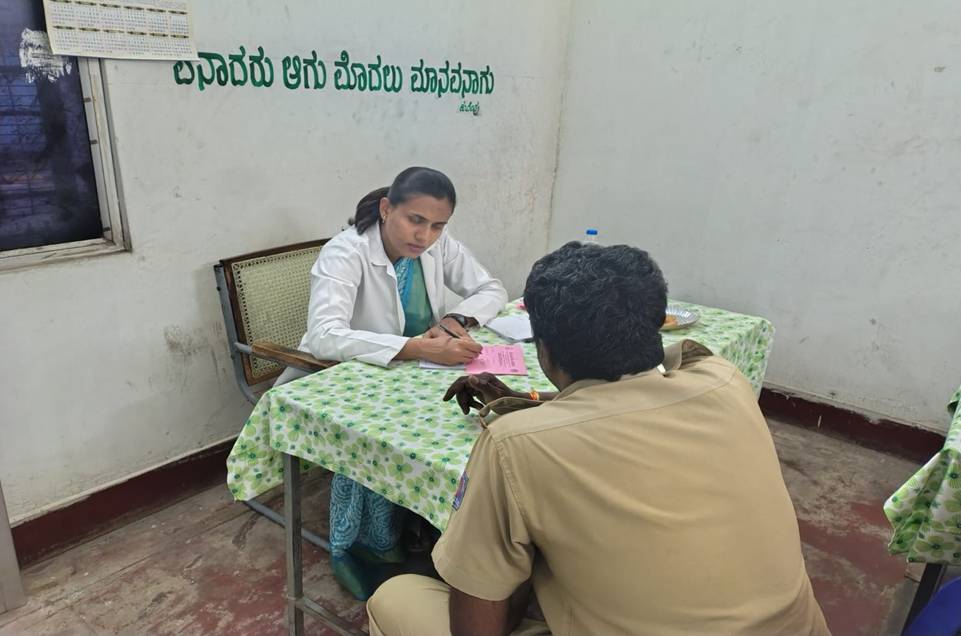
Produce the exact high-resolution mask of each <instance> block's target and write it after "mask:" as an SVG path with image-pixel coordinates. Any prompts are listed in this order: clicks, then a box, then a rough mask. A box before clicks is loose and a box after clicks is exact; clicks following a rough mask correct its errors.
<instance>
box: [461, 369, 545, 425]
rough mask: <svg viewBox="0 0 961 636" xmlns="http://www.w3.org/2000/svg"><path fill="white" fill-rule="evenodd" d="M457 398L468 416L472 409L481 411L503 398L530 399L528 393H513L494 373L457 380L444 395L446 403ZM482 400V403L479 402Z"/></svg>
mask: <svg viewBox="0 0 961 636" xmlns="http://www.w3.org/2000/svg"><path fill="white" fill-rule="evenodd" d="M455 396H456V397H457V403H458V404H459V405H460V408H461V410H462V411H463V412H464V414H465V415H466V414H467V413H470V410H471V408H475V409H481V408H484V404H487V403H488V402H492V401H494V400H496V399H498V398H502V397H528V395H527V394H526V393H517V392H516V391H512V390H511V388H510V387H509V386H507V385H506V384H504V383H503V382H501V381H500V380H498V379H497V376H496V375H494V374H492V373H481V374H479V375H464V376H461V377H459V378H457V379H456V380H454V383H453V384H451V385H450V388H449V389H447V393H445V394H444V401H445V402H449V401H450V400H451V398H453V397H455ZM478 398H480V401H478Z"/></svg>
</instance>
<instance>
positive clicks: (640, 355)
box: [524, 242, 667, 380]
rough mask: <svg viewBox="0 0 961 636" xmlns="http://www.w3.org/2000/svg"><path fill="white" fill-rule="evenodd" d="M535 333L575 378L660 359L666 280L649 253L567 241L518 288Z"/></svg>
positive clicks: (641, 367) (606, 375)
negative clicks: (522, 294)
mask: <svg viewBox="0 0 961 636" xmlns="http://www.w3.org/2000/svg"><path fill="white" fill-rule="evenodd" d="M524 305H525V306H526V307H527V312H528V313H529V314H530V319H531V328H532V329H533V332H534V339H535V340H537V341H539V343H540V344H541V346H546V348H547V351H548V353H549V355H550V358H551V361H552V362H553V364H554V365H556V366H558V367H560V368H561V369H563V370H564V371H565V372H566V373H567V374H568V375H570V376H571V378H573V379H574V380H584V379H589V378H590V379H598V380H616V379H618V378H619V377H621V376H622V375H625V374H633V373H640V372H641V371H647V370H648V369H652V368H654V367H656V366H657V365H659V364H661V362H663V361H664V346H663V344H662V343H661V333H660V328H661V326H662V325H663V324H664V311H665V309H666V308H667V283H666V282H665V281H664V276H663V275H662V274H661V270H660V268H659V267H658V266H657V263H655V262H654V259H652V258H651V257H650V256H649V255H648V253H647V252H645V251H643V250H640V249H637V248H636V247H630V246H628V245H614V246H611V247H601V246H599V245H584V244H581V243H576V242H572V243H568V244H567V245H564V246H563V247H561V248H559V249H557V250H555V251H553V252H551V253H550V254H548V255H547V256H544V257H543V258H541V259H540V260H539V261H537V262H536V263H534V267H533V268H532V269H531V273H530V275H529V276H528V277H527V284H526V286H525V287H524Z"/></svg>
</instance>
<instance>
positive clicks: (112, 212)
mask: <svg viewBox="0 0 961 636" xmlns="http://www.w3.org/2000/svg"><path fill="white" fill-rule="evenodd" d="M74 59H76V60H77V73H78V74H79V75H80V87H81V93H82V95H83V106H84V113H85V114H86V119H87V131H88V136H89V138H90V154H91V155H92V159H93V171H94V177H95V178H96V183H97V200H98V203H99V205H100V223H101V227H102V228H103V235H102V236H101V237H100V238H95V239H88V240H84V241H72V242H69V243H52V244H49V245H37V246H35V247H24V248H20V249H16V250H6V251H0V271H7V270H12V269H21V268H24V267H33V266H35V265H40V264H42V263H50V262H59V261H63V260H67V259H73V258H82V257H86V256H95V255H100V254H113V253H117V252H126V251H129V250H130V235H129V232H128V229H127V219H126V211H125V208H124V203H123V194H122V189H121V185H120V178H119V173H120V171H119V169H118V166H117V163H116V156H115V154H114V151H113V148H114V136H113V132H112V130H111V126H110V122H111V119H112V118H111V116H110V104H109V102H108V100H107V89H106V87H105V85H104V81H103V77H104V61H103V60H102V59H100V58H86V57H77V58H74Z"/></svg>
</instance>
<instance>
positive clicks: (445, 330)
mask: <svg viewBox="0 0 961 636" xmlns="http://www.w3.org/2000/svg"><path fill="white" fill-rule="evenodd" d="M437 326H438V327H440V328H441V329H443V330H444V333H446V334H447V335H448V336H450V337H451V338H456V339H457V340H460V336H458V335H457V334H456V333H454V332H453V331H451V330H450V329H448V328H447V327H445V326H444V325H443V324H441V323H437Z"/></svg>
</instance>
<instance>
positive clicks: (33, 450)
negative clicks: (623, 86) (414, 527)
mask: <svg viewBox="0 0 961 636" xmlns="http://www.w3.org/2000/svg"><path fill="white" fill-rule="evenodd" d="M194 9H195V12H196V13H195V28H196V34H197V41H198V48H200V49H201V50H204V51H214V52H219V53H222V54H224V55H227V54H229V53H236V52H237V47H238V46H239V45H241V44H243V45H244V46H245V47H246V48H247V49H248V51H249V50H250V49H252V48H255V47H256V46H257V45H261V46H263V47H264V48H265V50H266V52H267V54H268V55H269V56H270V57H271V58H272V59H273V61H274V63H275V64H276V65H277V67H278V69H277V71H279V70H280V68H279V66H280V61H281V58H282V57H283V56H284V55H290V54H304V55H306V54H308V53H309V51H310V50H311V49H315V50H316V51H317V52H318V54H319V56H320V58H321V59H323V60H325V62H326V64H327V68H328V74H329V77H328V86H327V88H325V89H323V90H321V91H291V90H287V89H286V88H284V87H283V86H278V85H275V86H273V87H271V88H269V89H267V88H261V89H257V88H253V87H250V86H245V87H232V86H227V87H220V86H210V87H207V89H206V90H205V91H204V92H203V93H201V92H200V91H198V90H197V88H196V87H195V86H178V85H176V84H175V83H174V80H173V74H172V67H171V64H169V63H161V62H123V61H111V62H109V63H108V65H107V69H106V71H107V84H108V89H109V96H110V102H111V107H112V113H113V117H114V120H113V125H114V130H115V133H116V137H117V147H116V152H117V154H118V157H119V163H120V167H121V178H122V182H123V188H124V193H125V200H126V206H127V216H128V221H129V226H130V231H131V234H132V238H133V251H132V252H131V253H127V254H120V255H112V256H106V257H97V258H90V259H86V260H81V261H72V262H65V263H59V264H50V265H45V266H40V267H36V268H33V269H29V270H22V271H16V272H7V273H0V298H3V299H4V307H5V311H4V312H3V326H2V329H0V333H2V334H3V335H2V340H3V343H2V347H0V350H2V351H3V354H4V360H3V362H2V368H3V371H2V372H0V373H2V382H0V386H2V389H0V391H2V393H3V395H4V396H5V397H4V399H3V400H2V401H0V422H2V429H0V440H2V444H0V481H2V483H3V488H4V494H5V496H6V499H7V505H8V507H9V509H10V515H11V517H12V520H13V521H14V522H15V523H16V522H18V521H23V520H25V519H27V518H29V517H32V516H34V515H37V514H40V513H42V512H44V511H45V510H48V509H50V508H51V507H55V506H57V505H60V504H63V503H65V502H69V501H71V500H72V499H75V498H76V497H77V496H78V495H81V494H82V493H84V492H87V491H95V490H99V489H101V488H103V487H105V486H106V485H108V484H109V483H111V482H113V481H117V480H123V479H125V478H127V477H129V476H131V475H132V474H135V473H137V472H139V471H143V470H146V469H149V468H151V467H153V466H156V465H158V464H163V463H166V462H167V461H169V460H170V459H171V458H173V457H176V456H179V455H183V454H189V453H191V452H193V451H196V450H197V449H198V448H201V447H204V446H208V445H211V444H213V443H216V442H219V441H221V440H224V439H225V438H228V437H231V436H233V435H235V434H236V432H237V431H238V430H239V428H240V426H241V425H242V423H243V420H244V418H245V417H246V415H247V413H248V412H249V410H250V407H249V405H248V404H247V403H246V402H245V400H244V399H243V398H242V397H241V395H240V392H239V390H238V389H237V388H236V385H235V383H234V380H233V375H232V370H231V367H230V360H229V356H228V354H227V347H226V340H225V337H224V335H223V327H222V321H221V317H220V308H219V305H218V301H217V299H216V292H215V288H214V284H213V274H212V270H211V267H212V265H213V263H214V262H215V261H217V260H218V259H220V258H222V257H227V256H232V255H236V254H239V253H244V252H248V251H252V250H258V249H263V248H268V247H272V246H276V245H281V244H284V243H290V242H295V241H300V240H307V239H311V238H315V237H323V236H330V235H332V234H334V233H336V232H337V231H338V230H339V229H340V228H341V227H343V226H344V224H345V220H346V218H347V216H348V215H349V214H350V212H351V211H352V209H353V206H354V204H355V203H356V201H357V200H358V199H359V198H360V196H361V195H363V194H364V193H366V192H367V191H369V190H371V189H373V188H375V187H379V186H381V185H386V184H388V183H389V181H390V179H391V178H392V177H393V176H394V175H395V174H396V173H397V172H398V171H400V170H401V169H403V168H405V167H407V166H408V165H414V164H419V165H429V166H434V167H438V168H440V169H442V170H444V171H446V172H447V173H448V174H449V175H450V176H451V178H452V179H453V180H454V183H455V185H456V186H457V187H458V194H459V199H460V204H459V206H458V209H457V212H456V213H455V215H454V219H453V222H452V224H451V225H452V231H453V232H454V234H455V235H456V236H459V237H461V238H463V239H465V242H466V243H467V244H468V245H469V246H470V247H471V248H472V249H473V250H474V251H475V253H476V254H478V256H479V257H480V258H481V260H482V261H483V262H485V263H486V264H488V266H489V267H490V268H491V269H492V270H494V272H495V273H496V274H498V275H500V276H502V277H503V278H504V280H505V282H506V283H507V285H508V287H509V288H510V291H511V293H513V294H517V293H519V292H520V289H521V286H522V284H523V280H524V276H525V273H526V271H527V270H528V268H529V266H530V264H531V263H532V262H533V260H535V259H536V258H537V257H538V256H539V255H540V254H542V253H543V252H544V250H545V248H546V242H547V241H546V235H547V223H548V215H549V212H548V207H549V202H550V192H551V185H552V179H553V171H554V161H555V156H556V140H557V127H558V123H559V116H560V97H561V85H562V78H563V65H564V43H565V38H566V32H567V26H568V18H569V14H568V10H569V3H567V2H558V1H557V0H537V1H528V2H523V3H514V2H506V1H495V2H489V3H476V2H456V3H455V2H447V1H443V0H417V1H412V2H405V3H403V4H395V3H385V2H379V1H377V0H362V1H358V2H354V3H351V5H350V6H349V7H348V5H347V4H346V3H341V4H337V3H316V2H310V1H308V0H286V1H284V2H258V1H254V0H247V1H237V0H205V1H204V2H196V3H194ZM341 49H347V50H348V51H349V52H350V54H351V56H352V57H353V58H355V59H359V60H363V61H373V58H374V56H375V55H376V54H378V53H379V54H381V55H383V56H384V59H385V61H386V60H389V61H391V62H392V63H394V64H399V65H403V66H404V67H405V88H404V90H403V91H402V92H400V93H396V94H385V93H376V94H370V93H358V92H348V91H342V92H341V91H336V90H334V88H333V71H334V66H333V61H334V60H335V59H336V58H337V56H339V54H340V51H341ZM421 57H423V58H424V59H425V61H426V63H427V64H428V65H431V64H432V63H435V64H442V63H443V60H445V59H449V60H451V61H454V62H456V61H458V60H461V61H463V62H464V64H465V65H472V66H479V67H481V68H483V67H484V66H486V65H488V64H489V65H490V67H491V69H493V70H494V72H495V78H496V82H495V90H494V92H493V94H491V95H485V96H483V97H481V98H480V99H479V100H478V99H477V98H474V101H480V102H481V115H480V116H477V117H475V116H472V115H470V114H466V113H461V112H458V108H459V106H460V103H461V100H460V99H459V98H455V97H452V96H444V97H442V98H436V97H433V96H428V95H423V94H417V93H411V92H410V91H409V90H408V89H407V86H408V82H409V67H410V65H412V64H416V63H417V61H418V60H419V59H420V58H421ZM276 82H277V84H280V77H279V75H278V77H277V79H276Z"/></svg>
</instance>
